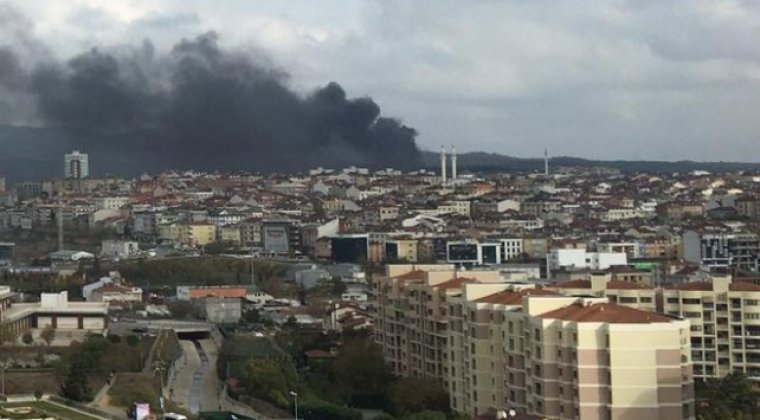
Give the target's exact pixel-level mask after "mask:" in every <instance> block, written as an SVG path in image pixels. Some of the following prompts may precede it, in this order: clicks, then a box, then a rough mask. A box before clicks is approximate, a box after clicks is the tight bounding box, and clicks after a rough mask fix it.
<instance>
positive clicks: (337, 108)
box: [0, 33, 420, 173]
mask: <svg viewBox="0 0 760 420" xmlns="http://www.w3.org/2000/svg"><path fill="white" fill-rule="evenodd" d="M19 50H22V51H19ZM43 55H44V54H43ZM20 57H24V51H23V46H20V45H2V41H0V96H4V97H5V100H2V99H0V120H5V122H8V120H9V119H10V118H11V114H10V112H9V111H8V110H9V109H11V108H12V107H11V106H10V105H9V102H14V103H19V102H17V100H18V101H21V99H19V98H22V99H23V101H26V102H23V101H22V102H23V103H31V105H32V108H33V110H34V113H35V118H36V119H37V120H38V121H40V122H41V123H42V125H45V126H53V127H60V128H62V129H65V131H66V132H67V134H68V138H69V139H70V141H71V146H72V147H77V148H79V149H81V150H82V151H86V152H89V153H90V154H91V155H93V156H94V157H95V159H94V160H97V161H99V163H100V164H99V165H98V167H99V168H100V169H101V170H100V172H105V170H107V169H108V168H111V169H112V173H113V172H118V171H119V170H120V169H121V170H125V171H133V172H135V171H142V170H158V169H163V168H196V169H202V170H215V169H219V170H251V171H263V172H273V171H298V170H304V169H307V168H311V167H316V166H325V167H335V166H344V165H361V166H369V167H396V168H402V169H408V168H413V167H416V166H417V165H419V164H420V152H419V150H418V148H417V146H416V144H415V137H416V132H415V130H414V129H412V128H409V127H406V126H404V125H403V124H401V123H400V122H399V121H398V120H396V119H393V118H387V117H383V116H381V113H380V108H379V106H378V105H377V104H376V103H375V102H374V101H373V100H372V99H371V98H357V99H349V98H347V97H346V93H345V91H344V90H343V88H342V87H341V86H340V85H338V84H337V83H330V84H328V85H327V86H324V87H321V88H319V89H317V90H315V91H314V92H312V93H310V94H308V95H299V94H297V93H295V92H293V91H292V90H291V89H290V88H289V87H288V86H287V75H286V74H285V73H284V72H282V71H279V70H276V69H272V68H270V67H268V66H263V65H260V64H257V63H256V61H255V60H254V59H252V58H251V57H250V56H249V55H247V54H244V53H240V52H236V51H231V50H226V49H223V48H221V47H220V46H219V44H218V42H217V35H216V34H214V33H208V34H204V35H201V36H199V37H197V38H196V39H193V40H183V41H181V42H179V43H178V44H177V45H175V46H174V48H173V49H172V50H171V51H170V52H168V53H158V52H157V51H156V50H155V49H154V47H153V46H152V45H151V43H150V42H148V41H145V42H143V44H142V45H140V46H138V47H131V48H122V49H119V50H115V51H104V50H101V49H92V50H90V51H87V52H85V53H82V54H80V55H78V56H76V57H73V58H71V59H69V60H68V61H66V62H64V63H61V62H58V61H56V60H53V59H51V58H50V56H49V55H47V56H44V57H42V58H40V55H39V54H37V55H36V59H35V60H34V63H33V64H31V65H29V64H24V63H23V62H24V61H29V60H22V59H21V58H20ZM8 98H13V100H12V101H9V100H8ZM6 111H7V112H6ZM4 114H5V115H4ZM104 169H105V170H104Z"/></svg>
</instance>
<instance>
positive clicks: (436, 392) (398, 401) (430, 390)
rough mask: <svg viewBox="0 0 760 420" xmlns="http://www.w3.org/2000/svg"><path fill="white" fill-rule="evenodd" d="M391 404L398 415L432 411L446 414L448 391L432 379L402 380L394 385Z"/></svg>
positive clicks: (411, 378)
mask: <svg viewBox="0 0 760 420" xmlns="http://www.w3.org/2000/svg"><path fill="white" fill-rule="evenodd" d="M391 402H392V403H393V410H394V411H395V413H396V415H408V414H411V413H419V412H426V413H427V412H430V411H437V412H444V413H446V412H448V410H449V396H448V394H447V393H446V390H444V389H443V388H442V387H441V386H440V385H439V384H438V383H437V382H436V381H434V380H432V379H422V378H413V377H410V378H403V379H400V380H399V381H398V382H396V383H395V384H394V385H393V389H392V392H391ZM421 418H423V417H421Z"/></svg>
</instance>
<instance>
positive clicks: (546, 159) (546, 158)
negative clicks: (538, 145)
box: [544, 148, 549, 177]
mask: <svg viewBox="0 0 760 420" xmlns="http://www.w3.org/2000/svg"><path fill="white" fill-rule="evenodd" d="M544 176H547V177H548V176H549V151H548V150H547V149H546V148H544Z"/></svg>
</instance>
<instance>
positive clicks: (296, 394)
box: [290, 391, 298, 420]
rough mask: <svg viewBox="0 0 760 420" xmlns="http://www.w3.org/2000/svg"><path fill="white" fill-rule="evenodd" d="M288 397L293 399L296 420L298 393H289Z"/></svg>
mask: <svg viewBox="0 0 760 420" xmlns="http://www.w3.org/2000/svg"><path fill="white" fill-rule="evenodd" d="M290 395H292V396H293V399H294V406H295V414H296V420H298V393H297V392H295V391H290Z"/></svg>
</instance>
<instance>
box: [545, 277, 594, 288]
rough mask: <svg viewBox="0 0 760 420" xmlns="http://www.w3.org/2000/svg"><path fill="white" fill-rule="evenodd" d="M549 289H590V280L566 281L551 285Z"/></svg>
mask: <svg viewBox="0 0 760 420" xmlns="http://www.w3.org/2000/svg"><path fill="white" fill-rule="evenodd" d="M551 287H558V288H560V289H590V288H591V280H583V279H577V280H568V281H563V282H562V283H555V284H552V285H551Z"/></svg>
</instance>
